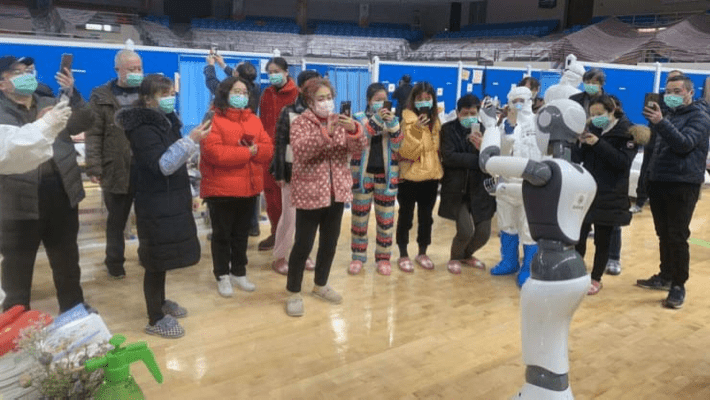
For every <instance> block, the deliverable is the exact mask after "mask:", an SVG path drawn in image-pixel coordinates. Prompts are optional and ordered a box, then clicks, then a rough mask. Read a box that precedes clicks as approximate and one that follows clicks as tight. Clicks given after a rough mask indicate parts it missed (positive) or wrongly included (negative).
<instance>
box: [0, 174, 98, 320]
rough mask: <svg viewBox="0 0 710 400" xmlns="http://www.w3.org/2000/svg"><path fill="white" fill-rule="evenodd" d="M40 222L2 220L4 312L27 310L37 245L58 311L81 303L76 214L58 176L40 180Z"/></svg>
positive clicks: (82, 296)
mask: <svg viewBox="0 0 710 400" xmlns="http://www.w3.org/2000/svg"><path fill="white" fill-rule="evenodd" d="M38 194H39V219H38V220H2V221H1V222H0V225H1V229H2V233H1V236H0V237H1V238H2V240H0V253H2V257H3V260H2V289H3V290H4V291H5V293H6V295H7V297H6V298H5V301H4V302H3V310H7V309H9V308H10V307H12V306H15V305H18V304H21V305H24V306H25V307H27V308H29V307H30V292H31V289H32V274H33V271H34V264H35V258H36V257H37V250H38V249H39V244H40V243H42V244H44V249H45V251H46V253H47V258H49V265H50V267H51V268H52V277H53V278H54V287H55V288H56V290H57V300H58V301H59V311H60V312H64V311H67V310H69V309H70V308H72V307H74V306H75V305H77V304H79V303H83V302H84V294H83V292H82V290H81V284H80V283H79V281H80V278H81V268H80V267H79V247H78V245H77V243H76V239H77V235H78V233H79V210H78V208H76V207H75V208H72V207H71V203H70V202H69V197H68V196H67V194H66V192H65V191H64V187H63V186H62V180H61V177H60V176H59V174H58V173H55V174H53V175H45V176H43V177H42V179H41V180H40V185H39V189H38Z"/></svg>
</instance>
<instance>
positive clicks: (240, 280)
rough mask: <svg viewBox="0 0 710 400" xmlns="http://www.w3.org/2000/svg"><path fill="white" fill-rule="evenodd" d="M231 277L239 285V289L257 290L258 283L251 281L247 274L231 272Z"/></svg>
mask: <svg viewBox="0 0 710 400" xmlns="http://www.w3.org/2000/svg"><path fill="white" fill-rule="evenodd" d="M229 277H230V278H231V280H232V284H234V285H237V286H239V289H242V290H243V291H245V292H253V291H254V290H256V285H254V284H253V283H251V282H249V280H248V279H247V276H246V275H244V276H236V275H232V274H229Z"/></svg>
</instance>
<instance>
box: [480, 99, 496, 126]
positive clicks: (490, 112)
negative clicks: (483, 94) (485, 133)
mask: <svg viewBox="0 0 710 400" xmlns="http://www.w3.org/2000/svg"><path fill="white" fill-rule="evenodd" d="M496 114H497V106H496V104H495V102H493V101H492V100H491V99H490V98H487V99H485V100H483V104H481V112H480V113H478V117H479V119H480V120H481V123H482V124H483V126H485V127H486V129H490V128H492V127H494V126H496V123H497V122H498V118H497V115H496Z"/></svg>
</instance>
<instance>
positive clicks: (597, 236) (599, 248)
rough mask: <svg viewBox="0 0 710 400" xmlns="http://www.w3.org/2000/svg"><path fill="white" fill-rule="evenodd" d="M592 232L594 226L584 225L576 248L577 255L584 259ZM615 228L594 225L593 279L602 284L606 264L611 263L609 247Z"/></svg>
mask: <svg viewBox="0 0 710 400" xmlns="http://www.w3.org/2000/svg"><path fill="white" fill-rule="evenodd" d="M591 230H592V224H582V231H581V232H580V234H579V242H577V246H575V248H576V250H577V253H579V255H581V256H582V258H584V254H585V253H586V252H587V237H588V236H589V231H591ZM613 230H614V227H613V226H611V225H598V224H594V265H593V266H592V279H594V280H595V281H597V282H601V280H602V275H603V274H604V270H606V263H607V261H609V246H610V245H611V233H612V231H613Z"/></svg>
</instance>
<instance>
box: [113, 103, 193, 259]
mask: <svg viewBox="0 0 710 400" xmlns="http://www.w3.org/2000/svg"><path fill="white" fill-rule="evenodd" d="M116 121H117V122H118V123H119V124H120V125H121V127H122V128H123V129H124V130H125V132H126V135H128V140H129V141H130V143H131V150H132V151H133V157H134V162H135V163H136V167H137V170H138V179H137V180H136V197H135V210H136V227H137V230H138V240H139V244H138V257H139V258H140V262H141V265H143V267H144V268H145V269H147V270H151V271H165V270H170V269H175V268H182V267H188V266H190V265H194V264H197V263H198V262H199V261H200V242H199V240H198V239H197V227H196V225H195V219H194V217H193V215H192V193H191V190H190V181H189V177H188V175H187V167H186V166H185V165H183V166H181V167H180V168H179V169H178V170H177V171H175V172H174V173H173V174H172V175H169V176H165V175H163V173H162V172H161V171H160V165H159V162H160V158H161V157H162V155H163V154H164V153H165V152H166V151H167V149H168V147H170V146H171V145H172V144H173V143H175V142H176V141H178V139H180V138H181V135H180V127H181V126H182V124H181V123H180V120H179V119H178V118H177V116H176V115H175V113H170V114H167V115H166V114H164V113H162V112H161V111H158V110H153V109H149V108H131V109H125V110H122V111H120V112H119V113H118V114H117V115H116Z"/></svg>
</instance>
